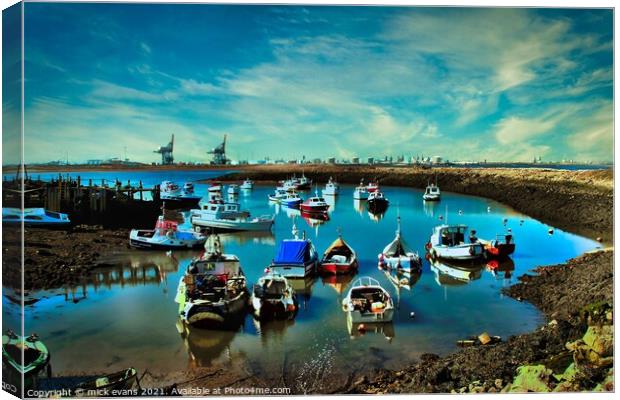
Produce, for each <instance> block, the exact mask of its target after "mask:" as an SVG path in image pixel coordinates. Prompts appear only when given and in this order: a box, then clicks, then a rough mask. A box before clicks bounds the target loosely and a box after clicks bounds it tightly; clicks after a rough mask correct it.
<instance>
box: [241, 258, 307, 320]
mask: <svg viewBox="0 0 620 400" xmlns="http://www.w3.org/2000/svg"><path fill="white" fill-rule="evenodd" d="M251 304H252V308H253V310H254V316H255V317H256V318H257V319H259V320H269V319H293V318H295V315H296V314H297V309H298V304H297V297H296V295H295V290H294V289H293V287H292V286H291V284H290V283H289V281H288V280H287V279H286V278H285V277H284V276H282V275H280V274H279V273H277V272H273V271H272V270H271V269H268V270H267V272H266V274H265V275H263V276H261V277H260V278H259V279H258V282H257V283H256V284H255V285H254V288H253V290H252V298H251Z"/></svg>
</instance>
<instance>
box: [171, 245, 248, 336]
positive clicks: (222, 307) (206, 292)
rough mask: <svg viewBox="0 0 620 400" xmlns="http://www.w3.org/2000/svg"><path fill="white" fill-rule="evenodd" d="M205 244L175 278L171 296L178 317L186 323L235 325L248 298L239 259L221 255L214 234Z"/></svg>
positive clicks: (213, 325)
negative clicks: (176, 280)
mask: <svg viewBox="0 0 620 400" xmlns="http://www.w3.org/2000/svg"><path fill="white" fill-rule="evenodd" d="M205 247H206V248H207V250H206V252H205V253H204V254H203V255H202V256H201V257H198V258H196V259H194V260H192V261H191V263H190V264H189V266H188V267H187V271H186V272H185V274H184V275H183V276H182V277H181V279H180V281H179V286H178V288H177V295H176V297H175V302H176V303H178V304H179V316H180V317H181V318H182V320H183V321H184V322H185V323H187V324H189V325H195V326H196V325H197V326H202V327H210V328H226V327H227V326H229V325H233V326H235V325H236V322H237V321H238V320H239V318H242V317H243V312H244V311H245V309H246V305H247V300H248V291H247V287H246V278H245V275H244V274H243V270H242V269H241V265H240V262H239V258H238V257H237V256H236V255H234V254H224V252H223V251H224V250H223V248H222V244H221V242H220V239H219V237H218V236H217V235H211V236H210V237H209V241H208V243H207V245H206V246H205Z"/></svg>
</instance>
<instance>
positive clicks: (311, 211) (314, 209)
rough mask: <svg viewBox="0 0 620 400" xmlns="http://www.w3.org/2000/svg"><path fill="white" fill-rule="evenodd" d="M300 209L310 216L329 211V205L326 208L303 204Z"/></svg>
mask: <svg viewBox="0 0 620 400" xmlns="http://www.w3.org/2000/svg"><path fill="white" fill-rule="evenodd" d="M299 208H300V209H301V211H303V212H305V213H308V214H321V213H324V212H326V211H327V210H329V204H326V205H324V206H309V205H307V204H304V203H301V204H300V206H299Z"/></svg>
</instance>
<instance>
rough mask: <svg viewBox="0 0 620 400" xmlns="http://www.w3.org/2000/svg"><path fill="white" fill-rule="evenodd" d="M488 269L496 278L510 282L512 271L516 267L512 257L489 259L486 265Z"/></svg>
mask: <svg viewBox="0 0 620 400" xmlns="http://www.w3.org/2000/svg"><path fill="white" fill-rule="evenodd" d="M485 268H486V270H487V271H488V272H489V273H490V274H491V275H493V276H494V277H495V278H496V279H503V280H504V281H506V282H505V283H508V282H510V280H511V279H512V273H513V271H514V269H515V263H514V261H513V260H512V258H506V259H504V260H501V261H500V260H489V261H488V262H487V264H486V266H485Z"/></svg>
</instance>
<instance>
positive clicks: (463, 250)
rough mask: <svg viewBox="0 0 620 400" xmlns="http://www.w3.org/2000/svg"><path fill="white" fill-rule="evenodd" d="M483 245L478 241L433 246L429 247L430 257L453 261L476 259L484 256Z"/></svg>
mask: <svg viewBox="0 0 620 400" xmlns="http://www.w3.org/2000/svg"><path fill="white" fill-rule="evenodd" d="M484 253H485V251H484V247H483V246H482V244H480V243H472V244H468V245H460V246H450V247H448V246H433V247H430V249H429V254H430V255H431V257H432V258H442V259H446V260H454V261H472V260H478V259H480V258H482V257H483V256H484Z"/></svg>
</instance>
